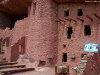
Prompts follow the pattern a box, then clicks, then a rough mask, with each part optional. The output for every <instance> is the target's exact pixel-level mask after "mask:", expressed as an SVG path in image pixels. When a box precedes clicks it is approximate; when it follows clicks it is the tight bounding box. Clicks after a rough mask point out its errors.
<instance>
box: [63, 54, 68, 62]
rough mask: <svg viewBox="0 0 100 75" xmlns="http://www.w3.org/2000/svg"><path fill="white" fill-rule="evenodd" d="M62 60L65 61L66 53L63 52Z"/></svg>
mask: <svg viewBox="0 0 100 75" xmlns="http://www.w3.org/2000/svg"><path fill="white" fill-rule="evenodd" d="M62 60H63V62H67V53H63V59H62Z"/></svg>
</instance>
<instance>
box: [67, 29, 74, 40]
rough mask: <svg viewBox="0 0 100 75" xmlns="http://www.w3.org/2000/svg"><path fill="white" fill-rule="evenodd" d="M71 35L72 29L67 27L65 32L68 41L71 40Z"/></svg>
mask: <svg viewBox="0 0 100 75" xmlns="http://www.w3.org/2000/svg"><path fill="white" fill-rule="evenodd" d="M72 33H73V31H72V27H68V30H67V38H68V39H71V34H72Z"/></svg>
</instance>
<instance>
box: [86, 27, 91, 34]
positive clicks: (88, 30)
mask: <svg viewBox="0 0 100 75" xmlns="http://www.w3.org/2000/svg"><path fill="white" fill-rule="evenodd" d="M84 31H85V35H91V27H90V26H85V28H84Z"/></svg>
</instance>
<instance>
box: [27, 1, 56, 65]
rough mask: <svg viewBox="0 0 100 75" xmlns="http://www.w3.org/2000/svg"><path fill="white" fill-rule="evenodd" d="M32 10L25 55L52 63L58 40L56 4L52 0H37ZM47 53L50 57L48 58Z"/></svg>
mask: <svg viewBox="0 0 100 75" xmlns="http://www.w3.org/2000/svg"><path fill="white" fill-rule="evenodd" d="M33 6H34V5H33ZM33 8H34V7H33ZM34 11H35V14H33V13H34ZM34 11H33V12H31V14H33V15H32V16H31V20H30V21H31V24H30V27H29V32H28V36H27V47H26V50H27V52H26V53H27V56H28V57H31V58H33V60H36V61H39V60H41V61H45V62H46V64H47V63H48V65H54V63H56V58H57V41H58V38H57V37H58V36H57V35H58V29H57V22H56V20H57V4H56V3H55V2H53V1H52V0H37V2H36V10H34ZM49 55H50V56H52V58H51V59H48V56H49Z"/></svg>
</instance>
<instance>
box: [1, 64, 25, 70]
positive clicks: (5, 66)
mask: <svg viewBox="0 0 100 75" xmlns="http://www.w3.org/2000/svg"><path fill="white" fill-rule="evenodd" d="M15 67H17V68H23V67H25V65H18V64H16V65H3V66H0V69H3V68H15Z"/></svg>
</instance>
